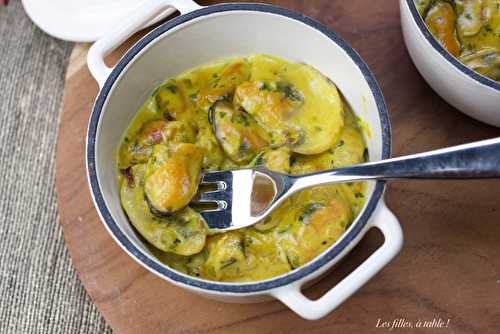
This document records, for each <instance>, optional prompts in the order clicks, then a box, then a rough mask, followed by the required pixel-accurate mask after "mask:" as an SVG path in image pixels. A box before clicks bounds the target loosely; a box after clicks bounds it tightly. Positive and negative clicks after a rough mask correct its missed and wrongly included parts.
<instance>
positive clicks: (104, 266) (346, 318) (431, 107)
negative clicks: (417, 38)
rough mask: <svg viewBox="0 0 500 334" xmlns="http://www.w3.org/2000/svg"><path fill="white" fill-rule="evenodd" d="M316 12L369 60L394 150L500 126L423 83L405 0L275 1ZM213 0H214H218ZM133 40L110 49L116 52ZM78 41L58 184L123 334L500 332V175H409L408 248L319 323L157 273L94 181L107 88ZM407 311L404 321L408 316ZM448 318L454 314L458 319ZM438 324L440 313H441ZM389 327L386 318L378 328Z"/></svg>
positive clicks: (94, 283) (85, 271)
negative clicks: (405, 26) (118, 238)
mask: <svg viewBox="0 0 500 334" xmlns="http://www.w3.org/2000/svg"><path fill="white" fill-rule="evenodd" d="M267 2H269V3H274V4H277V5H282V6H284V7H288V8H290V9H293V10H296V11H299V12H302V13H304V14H306V15H309V16H311V17H313V18H315V19H317V20H319V21H320V22H322V23H323V24H325V25H326V26H328V27H329V28H331V29H333V30H335V31H337V32H338V33H339V34H340V35H341V36H342V37H344V38H345V39H346V40H347V41H348V42H349V43H350V44H351V45H352V46H353V47H354V48H355V49H356V50H358V52H359V53H360V54H361V56H362V57H363V58H364V59H365V60H366V61H367V63H368V64H369V66H370V67H371V69H372V70H373V71H374V73H375V76H376V78H377V79H378V81H379V83H380V85H381V88H382V91H383V93H384V94H385V98H386V101H387V104H388V107H389V110H390V116H391V120H392V130H393V138H394V139H393V153H394V155H396V156H397V155H402V154H409V153H415V152H420V151H425V150H430V149H435V148H439V147H445V146H449V145H456V144H460V143H465V142H469V141H474V140H479V139H485V138H490V137H494V136H498V135H500V130H499V129H496V128H493V127H489V126H486V125H484V124H481V123H479V122H477V121H475V120H473V119H471V118H469V117H467V116H465V115H463V114H461V113H459V112H458V111H456V110H454V109H453V108H452V107H450V106H449V105H447V104H446V103H445V102H444V101H443V100H442V99H440V98H439V96H437V95H436V94H435V93H434V92H433V91H432V90H431V89H430V88H429V86H428V85H427V84H426V83H425V82H424V81H423V79H422V78H421V77H420V75H419V74H418V72H417V71H416V69H415V67H414V66H413V64H412V62H411V60H410V58H409V55H408V53H407V52H406V49H405V46H404V43H403V39H402V35H401V30H400V23H399V8H398V2H397V1H395V0H377V1H371V2H369V4H368V2H367V1H366V0H350V1H343V0H337V1H331V0H312V1H299V0H296V1H294V0H282V1H278V0H276V1H267ZM209 3H211V1H204V2H203V4H204V5H207V4H209ZM130 44H131V41H129V42H127V43H126V45H124V46H123V47H122V48H121V49H120V50H118V51H117V52H115V53H114V54H113V55H112V56H111V60H112V61H115V60H116V59H117V58H118V56H119V55H120V54H121V53H122V52H124V50H125V49H126V48H127V46H129V45H130ZM87 50H88V45H76V46H75V50H74V52H73V55H72V58H71V62H70V66H69V69H68V73H67V78H66V88H65V93H64V102H63V106H64V107H63V113H62V118H61V126H60V132H59V142H58V148H57V190H58V201H59V209H60V216H61V220H60V221H61V224H62V226H63V229H64V237H65V241H66V244H67V247H68V249H69V251H70V254H71V258H72V261H73V265H74V266H75V268H76V270H77V271H78V273H79V275H80V279H81V281H82V283H83V285H84V286H85V289H86V290H87V292H88V293H89V295H90V296H91V298H92V300H93V302H94V303H95V304H96V305H97V307H98V308H99V310H100V311H101V313H102V315H103V316H104V318H106V320H107V321H108V323H109V324H110V325H111V327H113V329H114V330H115V331H116V332H118V333H179V332H180V333H195V332H214V333H292V332H293V333H302V332H306V333H334V332H335V333H341V332H350V333H365V332H381V331H385V330H387V329H385V330H384V329H381V328H380V326H381V325H382V322H384V321H388V322H391V323H392V322H393V321H397V324H399V325H403V323H404V321H407V322H409V323H411V324H413V326H416V325H417V322H418V321H421V322H422V323H423V321H432V320H433V319H435V320H436V321H438V319H442V320H443V321H444V322H445V325H447V326H448V327H446V328H442V329H439V330H438V329H436V328H431V329H418V330H417V329H415V328H414V329H412V330H408V329H406V330H403V331H405V332H422V333H424V332H425V333H427V332H429V333H430V332H434V331H436V332H439V333H447V332H449V333H498V331H499V330H500V257H499V255H500V209H499V204H500V182H499V181H463V182H462V181H449V182H427V181H421V182H398V183H392V184H390V185H389V186H388V189H387V194H386V199H387V204H388V206H389V207H390V208H391V209H392V210H393V211H394V212H395V214H396V216H398V217H399V219H400V221H401V225H402V226H403V230H404V234H405V238H406V239H405V245H404V248H403V250H402V252H401V253H400V255H399V256H398V257H397V258H396V259H395V260H394V261H392V262H391V263H390V264H389V265H388V266H387V267H386V268H385V269H383V270H382V272H380V273H379V274H378V275H377V276H376V277H375V278H374V279H372V280H371V281H370V282H369V283H368V284H367V285H366V286H364V287H363V288H362V289H361V290H360V291H359V292H357V293H356V294H355V295H354V296H353V297H352V298H350V299H349V300H348V301H347V302H345V303H344V304H343V305H341V306H340V307H339V308H338V309H337V310H336V311H335V312H333V313H331V314H330V315H328V316H327V317H325V318H324V319H321V320H319V321H306V320H303V319H301V318H299V317H298V316H297V315H295V314H294V313H293V312H291V311H290V310H288V309H287V308H286V307H285V306H283V305H282V304H280V303H279V302H277V301H274V302H268V303H263V304H245V305H241V304H224V303H221V302H215V301H211V300H208V299H205V298H202V297H198V296H196V295H193V294H191V293H189V292H187V291H186V290H184V289H181V288H177V287H174V286H172V285H171V284H169V283H167V282H166V281H163V280H161V279H160V278H158V277H156V276H154V275H153V274H151V273H149V272H148V271H146V270H145V269H143V268H142V267H141V266H139V265H138V264H137V263H135V262H134V261H133V260H132V259H131V258H130V257H129V256H128V255H126V254H125V252H124V251H122V250H121V249H120V248H119V246H117V245H116V244H115V242H114V241H113V240H112V239H111V237H110V236H109V235H108V233H107V232H106V230H105V228H104V226H103V225H102V224H101V222H100V221H99V218H98V216H97V213H96V210H95V209H94V206H93V204H92V201H91V197H90V194H89V189H88V186H87V180H86V174H85V164H84V146H85V132H86V127H87V120H88V118H89V115H90V112H91V108H92V104H93V100H94V98H95V96H96V94H97V92H98V87H97V84H96V83H95V81H94V80H93V79H92V77H91V76H90V73H89V71H88V69H87V67H86V64H85V56H86V52H87ZM380 243H381V236H380V235H379V234H378V233H377V232H375V231H373V232H370V233H369V234H368V235H367V237H365V239H364V240H362V242H361V243H360V244H359V245H358V246H357V247H356V248H355V249H354V251H353V252H352V253H351V254H350V255H349V256H348V258H347V259H346V260H345V261H343V262H342V264H341V265H340V266H339V267H338V268H337V269H336V270H335V272H333V273H332V274H330V275H329V276H327V277H326V278H325V279H324V280H322V281H321V282H320V283H318V284H317V285H315V286H314V287H312V288H311V289H309V290H308V291H307V294H308V295H309V296H312V297H315V298H316V297H319V296H320V295H321V294H322V293H323V292H324V291H326V290H327V289H328V288H330V287H331V286H333V285H334V284H335V282H338V281H339V280H340V279H341V278H342V277H343V276H345V275H346V274H347V273H349V272H350V271H352V269H353V268H355V267H356V266H357V265H358V264H359V263H360V262H361V261H362V260H363V259H365V258H366V257H367V256H368V255H369V254H371V253H372V252H373V250H374V249H375V248H376V247H377V246H378V245H380ZM399 319H404V320H399ZM448 319H449V322H448ZM434 324H436V322H434ZM377 325H378V327H377Z"/></svg>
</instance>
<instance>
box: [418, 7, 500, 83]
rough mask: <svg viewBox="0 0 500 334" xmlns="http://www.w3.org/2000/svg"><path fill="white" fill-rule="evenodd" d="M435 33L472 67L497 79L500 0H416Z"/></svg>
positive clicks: (429, 26) (449, 49) (499, 44)
mask: <svg viewBox="0 0 500 334" xmlns="http://www.w3.org/2000/svg"><path fill="white" fill-rule="evenodd" d="M416 4H417V8H418V10H419V12H420V15H422V17H423V18H424V20H425V23H426V25H427V27H428V28H429V30H430V32H431V33H432V34H433V35H434V37H435V38H436V39H437V40H438V41H439V42H440V43H441V44H442V45H443V46H444V47H445V48H446V49H447V50H448V51H449V52H450V53H451V54H452V55H454V56H455V57H457V58H458V59H459V60H460V61H461V62H462V63H464V64H465V65H466V66H468V67H470V68H471V69H473V70H475V71H476V72H479V73H480V74H482V75H484V76H487V77H489V78H491V79H493V80H496V81H500V0H416Z"/></svg>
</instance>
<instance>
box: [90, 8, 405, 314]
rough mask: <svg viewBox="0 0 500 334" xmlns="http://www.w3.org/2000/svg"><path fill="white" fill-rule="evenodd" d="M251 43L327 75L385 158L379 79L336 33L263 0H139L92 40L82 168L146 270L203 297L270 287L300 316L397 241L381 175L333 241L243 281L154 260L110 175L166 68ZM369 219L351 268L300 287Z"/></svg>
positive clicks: (248, 296)
mask: <svg viewBox="0 0 500 334" xmlns="http://www.w3.org/2000/svg"><path fill="white" fill-rule="evenodd" d="M169 7H170V8H171V7H174V8H176V9H178V10H179V11H180V12H181V14H182V15H181V16H179V17H177V18H174V19H173V20H171V21H169V22H166V23H164V24H162V25H161V26H159V27H158V28H156V29H155V30H153V31H152V32H150V33H149V34H148V35H146V36H145V37H143V38H142V39H141V40H140V41H139V42H137V43H136V44H135V45H134V46H132V47H131V48H130V49H129V50H128V51H127V52H126V53H125V55H124V56H123V57H122V58H121V59H120V61H119V62H118V64H117V65H116V66H115V67H114V68H109V67H107V66H106V65H105V63H104V61H103V58H104V56H106V55H107V54H109V53H110V52H111V51H112V50H113V49H114V48H115V47H116V46H118V45H119V44H120V43H122V42H123V41H124V40H125V39H126V38H127V37H128V36H130V35H131V34H132V33H134V32H135V31H136V30H137V29H138V28H139V27H141V26H143V25H144V24H145V23H146V22H148V21H149V20H150V19H152V18H154V17H156V16H157V15H158V14H159V13H162V12H164V11H165V9H166V8H169ZM255 53H265V54H272V55H276V56H279V57H283V58H285V59H288V60H290V61H295V62H305V63H308V64H311V65H312V66H314V67H316V68H317V69H319V70H320V71H321V72H322V73H324V74H325V75H327V76H328V77H329V78H331V79H332V80H333V81H334V82H335V84H336V85H337V87H338V88H339V89H340V91H341V92H342V93H343V95H344V97H345V98H346V100H347V101H348V103H349V104H350V105H351V106H352V108H353V110H354V111H355V112H356V113H357V114H358V115H359V116H360V117H361V118H362V119H363V120H364V121H365V122H366V123H367V124H368V125H369V127H370V129H371V136H370V137H367V138H366V140H367V144H368V151H369V156H370V160H379V159H383V158H389V156H390V125H389V119H388V114H387V109H386V106H385V103H384V100H383V97H382V94H381V92H380V89H379V87H378V85H377V83H376V81H375V79H374V77H373V75H372V73H371V72H370V70H369V69H368V67H367V65H366V64H365V63H364V62H363V60H362V59H361V58H360V56H359V55H358V54H357V53H356V52H355V51H354V50H353V49H352V48H351V47H350V46H349V45H347V43H346V42H344V41H343V40H342V39H341V38H340V37H338V36H337V35H336V34H335V33H333V32H332V31H330V30H328V29H327V28H325V27H323V26H321V25H320V24H319V23H317V22H316V21H313V20H311V19H310V18H307V17H305V16H303V15H301V14H297V13H294V12H291V11H288V10H286V9H282V8H278V7H274V6H269V5H262V4H221V5H214V6H209V7H200V6H198V5H197V4H195V3H194V2H192V1H190V0H153V1H147V2H145V4H144V5H143V6H142V8H141V10H140V12H136V13H135V15H134V16H133V17H131V18H130V19H129V20H128V22H124V24H123V25H122V26H121V27H120V28H119V29H116V30H115V31H113V32H111V33H109V34H108V35H107V36H105V37H104V38H102V39H101V40H99V41H97V42H96V43H95V44H94V45H93V46H92V47H91V49H90V51H89V54H88V65H89V68H90V71H91V73H92V75H93V76H94V77H95V79H96V80H97V82H98V83H99V86H100V89H101V90H100V92H99V95H98V96H97V99H96V102H95V105H94V109H93V111H92V115H91V118H90V122H89V127H88V134H87V152H86V154H87V157H86V162H87V173H88V179H89V183H90V188H91V191H92V196H93V199H94V203H95V206H96V208H97V211H98V212H99V215H100V217H101V220H102V222H103V223H104V225H105V226H106V228H107V230H108V232H109V233H110V234H111V235H112V237H113V238H114V239H115V241H116V242H117V243H118V244H119V245H120V246H121V247H122V248H123V249H124V250H125V252H127V254H129V255H130V256H131V257H132V258H133V259H135V260H136V261H137V262H138V263H140V264H141V265H142V266H144V267H145V268H147V269H148V270H149V271H151V272H152V273H154V274H156V275H158V276H159V277H161V278H163V279H165V280H167V281H169V282H171V283H172V284H174V285H177V286H180V287H182V288H185V289H187V290H190V291H193V292H195V293H198V294H200V295H204V296H206V297H210V298H214V299H217V300H222V301H228V302H257V301H263V300H266V299H269V297H274V298H277V299H279V300H280V301H282V302H283V303H284V304H285V305H287V306H288V307H289V308H291V309H292V310H293V311H295V312H296V313H297V314H299V315H300V316H302V317H304V318H306V319H318V318H321V317H323V316H325V315H326V314H328V313H329V312H330V311H332V310H333V309H335V308H336V307H337V306H338V305H340V304H341V303H342V302H343V301H344V300H346V299H347V298H348V297H349V296H351V295H352V294H353V293H354V292H355V291H356V290H358V289H359V288H360V287H361V286H363V284H365V283H366V282H367V281H368V280H369V279H370V278H372V277H373V276H374V275H375V274H376V273H377V272H378V271H379V270H380V269H382V268H383V267H384V266H385V265H386V264H387V263H388V262H389V261H390V260H391V259H392V258H393V257H394V256H396V254H397V253H398V252H399V250H400V249H401V246H402V242H403V237H402V232H401V228H400V226H399V223H398V221H397V219H396V218H395V217H394V215H393V214H392V213H391V212H390V211H389V210H388V209H387V207H386V206H385V204H384V202H383V192H384V183H383V182H372V183H370V184H369V187H368V189H369V190H368V194H369V196H367V201H366V205H365V208H364V209H363V211H362V213H361V214H360V215H359V216H358V217H357V219H356V220H355V221H354V222H353V223H352V225H351V226H350V227H349V229H348V230H347V231H346V232H345V233H344V235H343V236H342V238H340V239H339V240H338V241H337V242H336V243H335V244H334V245H332V246H331V247H330V248H329V249H327V250H326V251H324V252H323V253H322V254H320V255H319V256H318V257H317V258H316V259H314V260H313V261H311V262H309V263H308V264H306V265H304V266H302V267H300V268H297V269H295V270H293V271H291V272H289V273H286V274H283V275H281V276H278V277H274V278H272V279H268V280H264V281H258V282H249V283H223V282H213V281H207V280H203V279H199V278H194V277H191V276H187V275H185V274H183V273H180V272H177V271H175V270H173V269H171V268H169V267H167V266H166V265H164V264H162V263H161V262H160V261H158V260H157V259H156V258H155V257H154V256H153V254H152V253H151V252H150V251H149V250H148V248H147V247H146V245H145V244H144V242H143V241H141V240H140V239H139V238H138V236H137V235H136V233H135V232H134V230H133V228H132V227H131V225H130V224H129V222H128V220H127V217H126V216H125V214H124V212H123V210H122V208H121V206H120V199H119V194H118V187H117V184H116V173H117V170H116V166H115V159H114V157H115V154H116V149H117V147H118V145H119V141H120V138H121V136H122V134H123V132H124V131H125V129H126V128H127V126H128V124H129V122H130V121H131V120H132V118H133V116H134V114H135V113H136V111H137V110H138V109H139V107H140V106H141V105H142V103H143V102H144V101H145V99H146V97H147V96H148V95H149V94H151V92H152V91H153V89H154V88H155V87H156V86H157V85H158V84H160V83H162V82H163V81H164V80H165V79H166V78H169V77H172V76H175V75H177V74H179V73H181V72H183V71H185V70H187V69H190V68H193V67H196V66H198V65H201V64H204V63H207V62H210V61H213V60H216V59H221V58H227V57H232V56H244V55H250V54H255ZM372 227H376V228H378V229H379V230H380V231H381V232H382V233H383V235H384V237H385V241H384V243H383V245H382V246H381V247H380V248H379V249H378V250H377V251H375V252H374V253H373V254H372V255H371V256H370V257H369V258H368V259H367V260H366V261H365V262H364V263H362V264H361V265H360V266H359V267H358V268H356V270H354V271H353V272H352V273H351V274H350V275H349V276H347V277H346V278H344V279H343V280H342V281H341V282H340V283H338V284H337V285H336V286H334V287H333V288H332V289H331V290H330V291H328V292H327V293H326V294H325V295H324V296H322V297H321V298H319V299H318V300H310V299H308V298H307V297H305V296H304V295H303V294H302V293H301V288H302V287H303V286H304V285H305V284H306V283H308V282H311V281H313V280H314V279H317V278H319V277H320V276H321V275H322V274H324V273H325V272H326V271H328V270H329V269H331V268H332V267H333V266H334V265H335V264H336V263H337V262H339V261H340V260H341V259H342V258H343V257H344V256H345V255H346V254H347V253H348V252H349V251H350V250H351V249H352V248H353V247H354V246H355V245H356V244H357V243H358V242H359V241H360V239H361V238H362V237H363V235H364V234H365V233H366V232H367V231H368V230H369V229H370V228H372Z"/></svg>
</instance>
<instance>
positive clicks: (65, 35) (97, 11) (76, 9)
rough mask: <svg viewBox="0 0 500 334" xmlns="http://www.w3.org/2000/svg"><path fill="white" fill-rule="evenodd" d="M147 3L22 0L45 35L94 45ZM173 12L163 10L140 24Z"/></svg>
mask: <svg viewBox="0 0 500 334" xmlns="http://www.w3.org/2000/svg"><path fill="white" fill-rule="evenodd" d="M146 1H150V0H85V1H76V0H22V2H23V7H24V10H25V11H26V13H27V14H28V16H29V17H30V19H31V20H32V21H33V22H34V23H35V24H36V25H37V26H38V27H39V28H40V29H42V30H43V31H44V32H45V33H47V34H49V35H51V36H53V37H56V38H59V39H63V40H66V41H71V42H94V41H96V40H98V39H99V38H101V37H102V36H104V34H106V33H107V32H109V31H110V30H112V29H113V28H114V27H116V26H117V25H119V24H121V23H122V22H124V21H126V20H127V17H129V16H130V15H132V14H133V13H134V12H135V11H137V9H138V8H140V7H142V6H143V5H144V3H145V2H146ZM174 12H175V9H174V8H172V7H169V8H167V9H166V10H165V11H164V12H163V13H161V14H160V15H159V16H158V17H155V18H154V19H153V20H151V21H149V22H147V23H146V24H144V27H146V26H149V25H151V24H153V23H155V22H157V21H158V20H160V19H162V18H164V17H167V16H168V15H170V14H172V13H174Z"/></svg>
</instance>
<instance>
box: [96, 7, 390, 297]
mask: <svg viewBox="0 0 500 334" xmlns="http://www.w3.org/2000/svg"><path fill="white" fill-rule="evenodd" d="M227 11H257V12H264V13H271V14H277V15H281V16H285V17H288V18H292V19H294V20H297V21H299V22H302V23H304V24H307V25H308V26H310V27H312V28H314V29H316V30H318V31H319V32H321V33H322V34H324V35H325V36H326V37H328V38H329V39H330V40H331V41H332V42H333V43H336V44H337V45H339V46H340V47H341V48H342V49H343V50H344V51H345V52H346V53H347V54H348V55H349V57H350V58H351V59H352V60H353V61H354V62H355V63H356V65H357V66H358V67H359V69H360V70H361V72H362V74H363V76H364V78H365V80H366V82H367V83H368V85H369V87H370V90H371V92H372V94H373V96H374V98H375V102H376V105H377V110H378V112H379V117H380V126H381V129H382V158H383V159H387V158H389V157H390V154H391V152H390V151H391V129H390V122H389V115H388V112H387V107H386V105H385V102H384V98H383V96H382V92H381V91H380V88H379V86H378V84H377V82H376V80H375V78H374V76H373V74H372V72H371V71H370V69H369V68H368V66H367V65H366V63H365V62H364V61H363V60H362V59H361V57H360V56H359V54H358V53H357V52H356V51H354V49H352V48H351V47H350V46H349V45H348V44H347V43H346V42H345V41H344V40H343V39H342V38H340V37H339V36H338V35H337V34H336V33H334V32H333V31H331V30H329V29H328V28H326V27H325V26H323V25H322V24H320V23H318V22H317V21H315V20H313V19H311V18H309V17H307V16H305V15H303V14H300V13H296V12H292V11H290V10H288V9H284V8H281V7H277V6H272V5H264V4H252V3H239V4H220V5H213V6H209V7H204V8H201V9H198V10H195V11H193V12H190V13H187V14H185V15H182V16H178V17H176V18H174V19H172V20H170V21H168V22H165V23H163V24H162V25H160V26H159V27H157V28H156V29H154V30H153V31H151V32H150V33H149V34H147V35H146V36H144V37H143V38H142V39H141V40H139V41H138V42H137V43H136V44H135V45H133V46H132V47H131V48H130V49H129V50H128V51H127V52H126V53H125V55H124V56H123V57H122V58H121V60H120V61H119V62H118V64H117V65H116V66H115V67H114V69H113V71H112V72H111V74H110V75H109V77H108V78H107V80H106V82H105V84H104V86H103V87H102V89H101V91H100V92H99V95H98V97H97V99H96V102H95V104H94V108H93V110H92V114H91V117H90V121H89V127H88V133H87V152H86V155H87V156H86V158H87V161H86V162H87V173H88V178H89V182H90V186H91V191H92V194H93V197H94V202H95V204H96V206H97V209H98V210H99V212H100V215H101V218H102V219H101V220H102V221H103V222H104V224H106V225H107V227H108V230H109V231H111V233H112V234H113V235H114V237H115V239H116V240H117V241H118V242H119V243H120V244H121V246H122V247H123V248H125V249H126V250H127V251H128V252H129V253H130V254H131V255H132V256H133V257H134V258H135V260H136V261H138V262H139V263H141V264H142V265H144V266H145V267H146V268H148V269H149V270H151V271H152V272H154V273H155V274H157V275H159V276H162V277H166V278H168V279H170V280H172V281H175V282H177V283H180V284H185V285H187V286H190V287H193V288H198V289H203V290H210V291H214V292H225V293H236V294H242V293H252V292H259V291H265V290H269V289H274V288H278V287H281V286H285V285H287V284H290V283H292V282H294V281H297V280H299V279H301V278H303V277H305V276H307V275H309V274H311V273H313V272H315V271H317V270H318V269H320V268H321V267H323V266H324V265H326V264H327V263H329V262H330V261H331V260H333V259H334V258H335V257H336V256H338V255H339V254H340V253H341V252H342V251H343V250H344V249H345V248H346V247H347V246H348V245H349V244H350V243H351V242H352V241H353V240H354V239H355V238H356V237H357V236H358V235H359V233H360V232H361V231H362V230H363V228H364V227H365V226H366V224H367V223H368V220H369V218H370V217H371V215H372V213H373V212H374V210H375V209H376V207H377V204H378V202H379V200H380V199H381V197H382V195H383V192H384V185H385V184H384V182H382V181H378V182H377V183H376V185H375V189H374V191H373V193H372V195H371V196H370V198H369V199H368V201H367V203H366V205H365V208H364V210H363V211H362V213H361V214H360V216H358V217H357V219H356V220H355V222H353V225H354V226H351V228H350V229H348V230H347V231H346V232H345V233H344V235H343V236H342V238H341V239H340V240H339V241H338V242H337V243H335V244H334V245H333V247H331V248H330V249H328V250H327V251H325V252H323V253H322V254H320V255H319V256H317V257H316V258H315V259H314V260H312V261H310V262H309V263H307V264H305V265H303V266H302V267H300V268H297V269H295V270H293V271H291V272H288V273H286V274H284V275H281V276H277V277H275V278H271V279H268V280H265V281H258V282H249V283H221V282H213V281H207V280H203V279H199V278H195V277H191V276H188V275H184V274H180V273H178V272H177V271H175V270H173V269H170V268H169V267H167V266H166V265H163V264H160V263H159V262H157V261H154V260H153V259H151V258H150V257H149V256H148V255H146V254H145V253H144V252H143V251H141V250H140V249H139V248H138V247H136V246H135V245H134V244H133V243H132V241H130V240H129V239H128V238H127V236H126V235H125V234H124V233H123V232H122V231H121V229H120V227H119V226H118V224H117V223H116V222H115V220H114V219H113V217H112V216H111V214H110V212H109V210H108V208H107V206H106V203H105V201H104V199H103V196H102V193H101V190H100V189H101V188H100V185H99V181H98V179H97V171H96V167H95V166H96V165H95V145H96V141H95V139H96V134H97V129H98V125H99V120H100V116H101V112H102V110H103V107H104V105H105V102H106V99H107V97H108V94H109V92H110V90H111V88H112V87H113V85H114V83H115V82H116V80H117V78H118V77H119V76H120V74H121V73H122V71H123V70H124V69H125V67H126V66H127V64H128V63H129V62H130V61H132V60H133V59H134V57H135V56H136V55H137V54H138V53H139V52H140V51H141V50H142V49H143V48H144V47H146V46H147V45H149V44H150V43H151V42H153V41H154V40H156V39H157V38H159V37H161V36H162V34H164V33H166V32H168V31H169V30H170V29H172V28H174V27H176V26H178V25H180V24H183V23H186V22H188V21H190V20H192V19H195V18H199V17H202V16H206V15H210V14H213V13H218V12H227Z"/></svg>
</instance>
